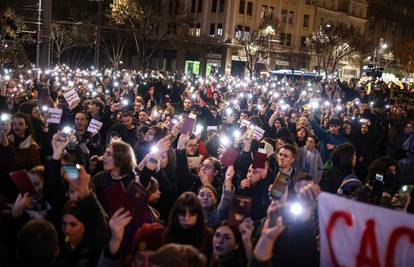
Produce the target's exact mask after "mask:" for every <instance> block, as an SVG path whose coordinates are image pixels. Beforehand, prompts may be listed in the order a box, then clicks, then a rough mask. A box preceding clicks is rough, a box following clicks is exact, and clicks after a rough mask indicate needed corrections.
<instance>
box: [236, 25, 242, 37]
mask: <svg viewBox="0 0 414 267" xmlns="http://www.w3.org/2000/svg"><path fill="white" fill-rule="evenodd" d="M242 34H243V27H242V25H237V27H236V38H237V39H240V38H241V37H242Z"/></svg>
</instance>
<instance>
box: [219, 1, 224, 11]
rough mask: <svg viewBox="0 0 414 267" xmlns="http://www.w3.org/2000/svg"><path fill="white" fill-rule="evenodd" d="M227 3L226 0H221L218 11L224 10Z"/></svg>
mask: <svg viewBox="0 0 414 267" xmlns="http://www.w3.org/2000/svg"><path fill="white" fill-rule="evenodd" d="M225 3H226V0H220V2H219V6H218V12H224V5H225Z"/></svg>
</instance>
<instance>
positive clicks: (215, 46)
mask: <svg viewBox="0 0 414 267" xmlns="http://www.w3.org/2000/svg"><path fill="white" fill-rule="evenodd" d="M189 4H190V11H191V12H193V13H195V14H196V15H197V16H196V21H195V23H194V25H193V27H192V28H190V31H189V32H190V34H191V35H192V38H190V39H189V42H188V45H186V46H183V47H180V48H179V49H177V50H176V53H173V54H176V60H174V61H175V62H174V63H175V64H172V65H175V66H176V68H175V69H176V70H179V71H181V70H183V71H189V72H196V73H201V74H206V73H207V74H208V73H210V71H211V69H219V70H220V71H221V72H223V73H226V74H231V73H232V74H242V73H243V72H244V70H245V64H246V63H245V60H246V59H245V57H243V56H240V55H239V54H240V53H239V52H240V49H241V47H240V45H238V42H237V41H236V40H235V32H236V30H241V31H243V32H245V33H247V34H248V33H249V32H252V31H255V30H257V28H258V27H259V25H260V23H261V21H262V19H263V18H269V17H270V18H271V19H274V20H277V21H278V22H279V23H278V26H277V27H275V29H274V36H273V37H272V40H271V41H272V43H273V44H274V45H272V46H271V47H272V51H271V55H270V59H268V60H267V61H266V62H265V63H263V65H266V68H270V69H275V68H282V67H283V68H307V67H308V63H309V53H308V52H307V51H306V47H305V40H306V37H307V36H309V35H310V34H311V33H312V30H313V26H314V24H315V23H314V17H315V6H314V3H313V1H311V0H190V3H189ZM167 65H168V64H167ZM161 67H166V65H164V66H161Z"/></svg>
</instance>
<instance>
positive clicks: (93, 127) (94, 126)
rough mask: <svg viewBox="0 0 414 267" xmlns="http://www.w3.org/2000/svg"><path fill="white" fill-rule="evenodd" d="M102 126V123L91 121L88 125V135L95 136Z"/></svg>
mask: <svg viewBox="0 0 414 267" xmlns="http://www.w3.org/2000/svg"><path fill="white" fill-rule="evenodd" d="M102 124H103V123H102V122H100V121H98V120H95V119H92V120H91V122H90V123H89V126H88V130H87V131H88V132H90V133H93V134H96V133H98V132H99V130H100V129H101V127H102Z"/></svg>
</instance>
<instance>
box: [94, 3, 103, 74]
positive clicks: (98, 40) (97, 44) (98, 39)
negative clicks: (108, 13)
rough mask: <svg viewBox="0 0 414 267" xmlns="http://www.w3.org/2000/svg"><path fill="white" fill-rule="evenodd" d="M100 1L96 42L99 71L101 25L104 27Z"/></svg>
mask: <svg viewBox="0 0 414 267" xmlns="http://www.w3.org/2000/svg"><path fill="white" fill-rule="evenodd" d="M97 1H98V14H97V17H96V40H95V55H94V59H95V60H94V61H95V68H96V69H99V47H100V44H101V25H102V0H97Z"/></svg>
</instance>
